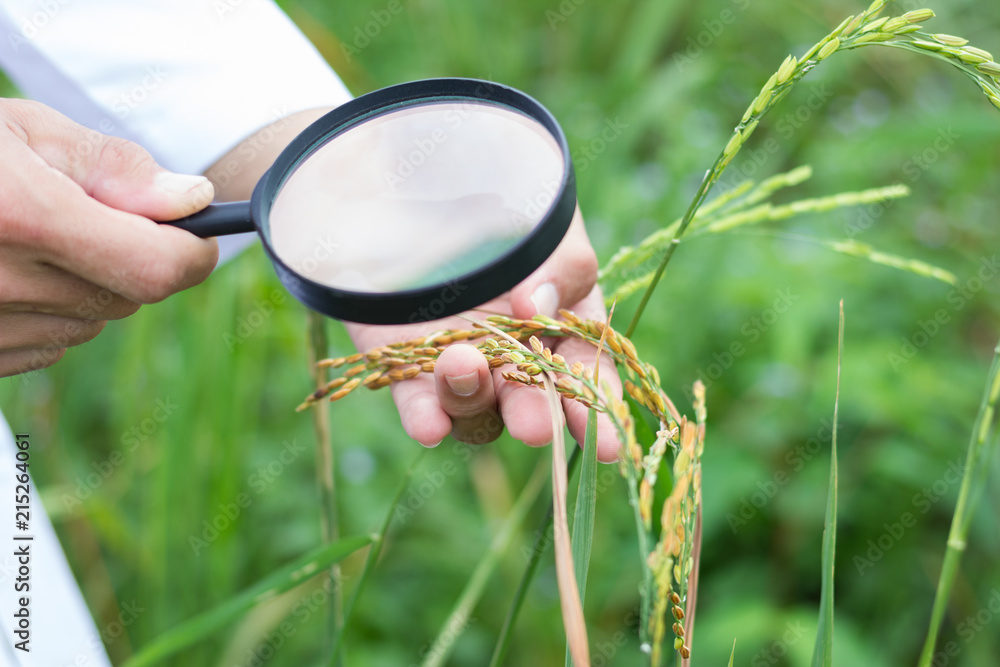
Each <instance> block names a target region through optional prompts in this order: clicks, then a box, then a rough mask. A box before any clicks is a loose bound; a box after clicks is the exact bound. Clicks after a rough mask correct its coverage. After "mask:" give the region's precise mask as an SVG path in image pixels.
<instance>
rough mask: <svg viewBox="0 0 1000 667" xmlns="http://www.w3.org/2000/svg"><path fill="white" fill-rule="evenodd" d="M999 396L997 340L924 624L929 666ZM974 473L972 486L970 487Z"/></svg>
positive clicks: (923, 666)
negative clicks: (928, 614)
mask: <svg viewBox="0 0 1000 667" xmlns="http://www.w3.org/2000/svg"><path fill="white" fill-rule="evenodd" d="M998 397H1000V342H998V343H997V346H996V347H995V348H994V350H993V363H992V365H991V366H990V371H989V375H988V376H987V379H986V389H985V390H984V391H983V398H982V401H981V402H980V404H979V413H978V414H977V415H976V422H975V425H974V426H973V428H972V436H971V437H970V438H969V449H968V453H967V454H966V457H965V472H964V474H963V475H962V486H961V487H960V488H959V492H958V503H957V504H956V505H955V513H954V514H953V515H952V518H951V529H950V530H949V532H948V546H947V549H946V551H945V554H944V562H943V563H942V565H941V574H940V576H939V577H938V585H937V591H936V592H935V594H934V606H933V607H932V608H931V620H930V625H929V627H928V628H927V638H926V639H925V640H924V647H923V650H922V651H921V653H920V661H919V663H918V664H919V665H920V667H930V665H931V664H932V661H933V659H934V649H935V646H936V645H937V636H938V633H939V632H940V630H941V622H942V621H943V620H944V612H945V607H946V605H947V604H948V598H949V597H951V587H952V585H953V584H954V583H955V577H956V576H957V575H958V565H959V561H960V560H961V559H962V552H964V551H965V544H966V538H967V537H968V535H969V523H970V522H971V520H972V513H973V510H974V509H975V505H976V501H977V500H978V498H979V493H980V492H981V491H982V485H983V482H984V480H985V478H986V473H987V472H988V469H989V463H990V456H989V454H990V452H988V451H987V449H988V447H987V443H990V442H991V441H994V440H995V439H994V438H993V437H992V431H993V417H994V415H995V413H996V405H997V399H998ZM973 477H975V478H976V479H975V486H976V488H975V489H973V481H974V480H973Z"/></svg>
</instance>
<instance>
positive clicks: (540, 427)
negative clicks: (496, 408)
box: [493, 368, 552, 447]
mask: <svg viewBox="0 0 1000 667" xmlns="http://www.w3.org/2000/svg"><path fill="white" fill-rule="evenodd" d="M503 370H504V369H503V368H500V369H497V370H495V371H493V372H494V373H495V375H494V381H495V382H496V387H497V388H496V393H497V402H498V403H499V405H500V414H501V415H502V416H503V420H504V423H506V424H507V431H508V432H510V435H511V437H513V438H515V439H517V440H520V441H521V442H523V443H524V444H526V445H528V446H529V447H541V446H543V445H547V444H548V443H550V442H552V416H551V412H550V411H549V402H548V399H547V398H546V396H545V392H544V391H543V390H542V389H540V388H538V387H529V386H527V385H523V384H521V383H520V382H510V381H508V380H505V379H503V376H502V372H503Z"/></svg>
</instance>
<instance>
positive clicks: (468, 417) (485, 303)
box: [168, 79, 617, 460]
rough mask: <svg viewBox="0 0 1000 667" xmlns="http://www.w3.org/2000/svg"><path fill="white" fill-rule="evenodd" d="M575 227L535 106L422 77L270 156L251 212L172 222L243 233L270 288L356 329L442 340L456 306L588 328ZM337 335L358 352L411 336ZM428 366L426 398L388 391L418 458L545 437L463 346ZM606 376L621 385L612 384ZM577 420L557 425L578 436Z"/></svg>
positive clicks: (588, 285)
mask: <svg viewBox="0 0 1000 667" xmlns="http://www.w3.org/2000/svg"><path fill="white" fill-rule="evenodd" d="M574 212H576V193H575V179H574V175H573V169H572V163H571V161H570V159H569V151H568V148H567V145H566V139H565V137H564V136H563V133H562V130H561V129H560V127H559V125H558V123H557V122H556V121H555V119H554V118H553V117H552V116H551V114H549V112H548V111H547V110H546V109H545V108H544V107H542V106H541V105H540V104H539V103H538V102H536V101H535V100H533V99H531V98H530V97H528V96H526V95H524V94H523V93H520V92H518V91H516V90H513V89H511V88H508V87H506V86H500V85H497V84H493V83H490V82H485V81H476V80H469V79H436V80H428V81H418V82H413V83H408V84H402V85H399V86H393V87H391V88H387V89H383V90H380V91H376V92H375V93H370V94H369V95H366V96H363V97H361V98H358V99H356V100H354V101H352V102H350V103H348V104H346V105H344V106H342V107H339V108H338V109H336V110H334V111H332V112H331V113H329V114H327V115H326V116H324V117H323V118H321V119H320V120H319V121H317V122H315V123H313V125H311V126H310V127H309V128H308V129H307V130H306V131H304V132H303V133H302V134H300V135H299V137H297V138H296V139H295V140H294V141H293V142H292V143H291V144H290V145H289V146H288V148H287V149H285V151H284V152H282V154H281V155H280V156H279V157H278V159H277V160H276V161H275V164H274V166H273V167H272V168H271V169H270V171H269V172H268V173H267V174H266V175H265V176H264V178H262V179H261V181H260V182H259V183H258V185H257V187H256V188H255V189H254V194H253V197H252V199H251V201H250V202H242V203H235V204H227V205H221V206H213V207H210V208H209V209H208V210H207V211H205V212H202V213H199V214H196V215H194V216H191V217H190V218H188V219H186V220H181V221H175V222H171V223H168V224H172V225H177V226H180V227H182V228H185V229H188V230H189V231H192V232H194V233H196V234H198V235H202V236H210V235H218V234H226V233H233V232H237V231H247V230H253V229H256V231H257V232H258V233H259V234H260V236H261V240H262V242H263V244H264V247H265V249H266V250H267V252H268V253H269V255H270V256H271V259H272V261H273V262H274V265H275V269H276V270H277V273H278V275H279V277H280V278H281V280H282V282H283V283H284V284H285V286H286V287H287V288H288V289H289V291H291V292H292V294H294V295H295V296H296V297H297V298H298V299H299V300H301V301H302V302H304V303H305V304H306V305H308V306H310V307H311V308H313V309H315V310H318V311H320V312H322V313H325V314H327V315H330V316H332V317H337V318H339V319H343V320H347V321H353V322H362V323H370V324H396V325H398V324H404V323H416V322H425V321H431V320H435V322H434V325H433V327H432V329H433V330H440V329H444V328H464V327H467V326H468V323H467V322H464V321H462V320H457V319H455V320H451V321H448V320H445V321H440V318H442V317H445V316H448V315H452V314H454V313H458V312H462V311H464V310H468V309H470V308H479V309H481V312H480V316H482V314H483V311H485V312H486V313H489V312H503V313H508V314H513V315H515V316H517V317H530V316H532V315H534V314H535V313H537V312H544V313H545V314H547V315H550V316H552V315H555V314H556V312H555V311H556V310H557V309H558V308H560V307H570V308H573V309H575V310H581V309H582V310H583V311H584V312H581V313H580V314H582V315H584V316H589V317H601V314H602V312H603V308H602V304H601V299H600V295H599V294H597V293H594V294H590V292H591V289H592V288H593V285H594V280H595V278H596V262H595V260H594V257H593V251H592V250H591V248H590V245H589V242H588V241H587V240H586V233H585V232H584V230H583V225H582V222H581V221H580V220H579V216H577V217H576V220H575V222H574V224H573V225H572V226H571V225H570V222H571V220H573V219H574ZM567 229H569V230H570V233H569V235H568V236H567V237H566V239H565V240H563V236H564V234H566V232H567ZM561 241H562V244H563V245H562V248H563V249H562V251H561V252H556V253H555V254H554V255H552V257H551V258H550V257H549V255H550V254H552V253H553V251H554V250H555V249H556V247H557V246H558V245H559V244H560V242H561ZM543 262H544V264H543ZM539 267H541V268H539ZM536 269H537V271H536ZM533 272H535V273H534V274H533ZM529 275H531V278H529V279H528V280H525V278H528V277H529ZM522 281H524V282H522ZM519 283H520V285H519ZM509 290H512V291H509ZM582 299H586V300H585V301H580V300H582ZM578 301H580V303H578ZM349 328H350V330H351V331H352V334H353V337H354V339H355V342H356V343H357V344H358V346H359V349H365V348H367V347H371V346H375V345H381V344H386V343H391V342H395V341H397V340H402V339H407V338H413V337H415V336H416V335H418V334H419V331H420V329H419V328H416V329H414V328H412V327H409V328H406V327H404V328H398V327H390V328H376V329H369V328H365V327H359V326H350V327H349ZM428 333H430V331H428ZM563 344H564V345H566V346H567V347H566V349H565V350H561V352H562V353H563V356H565V357H567V359H570V358H572V359H573V360H577V358H579V360H580V361H583V362H584V363H588V364H592V363H593V360H592V358H590V357H591V355H593V350H592V349H581V350H574V349H573V347H574V346H575V345H578V344H579V343H578V342H571V341H564V342H563ZM583 347H584V348H589V346H586V345H585V344H583ZM440 362H441V363H440V364H439V369H438V371H437V372H436V374H435V375H436V385H435V383H433V382H431V381H430V380H429V378H424V379H421V380H419V381H418V380H413V381H410V382H407V383H403V384H402V385H400V386H399V387H397V388H396V389H395V397H396V402H397V405H398V406H399V408H400V414H401V417H402V419H403V425H404V427H405V428H406V430H407V432H408V433H409V434H410V435H411V436H412V437H414V438H415V439H417V440H418V441H420V442H422V443H423V444H427V445H430V444H434V443H436V442H438V441H440V440H441V438H443V437H444V436H445V435H447V434H448V432H449V431H450V432H452V433H453V434H454V435H455V436H456V437H457V438H459V439H461V440H465V441H468V442H487V441H490V440H493V439H494V438H496V437H497V435H499V433H500V432H502V430H503V422H504V421H506V422H508V428H509V429H510V431H511V434H512V435H513V436H514V437H517V438H518V439H521V440H523V441H525V442H527V443H529V444H543V443H545V442H548V441H549V440H550V439H551V437H552V434H551V424H550V422H549V418H548V416H547V415H548V411H547V408H546V405H545V399H544V396H542V395H541V394H540V392H538V391H536V390H533V389H530V388H523V387H519V386H513V385H508V383H506V381H504V380H503V379H502V377H500V373H499V372H496V373H493V374H491V373H490V372H489V371H488V369H487V367H486V362H485V359H483V358H482V355H480V354H479V353H478V352H475V351H474V350H471V348H469V349H462V348H459V347H456V348H455V349H454V350H449V352H448V353H447V354H445V355H443V356H442V359H441V360H440ZM604 377H605V378H606V379H610V380H612V381H614V382H616V381H617V375H616V374H615V373H614V372H613V371H609V372H606V373H605V375H604ZM522 389H524V390H526V391H522ZM497 408H499V411H498V410H497ZM579 408H580V406H578V405H576V404H571V405H567V407H566V410H567V417H568V422H569V425H570V428H571V431H572V433H573V435H574V436H575V437H577V438H578V439H582V437H583V429H584V425H585V413H584V411H582V410H580V409H579ZM577 413H579V414H577ZM501 416H502V417H503V419H501ZM604 430H605V431H606V435H607V436H609V437H605V438H602V440H604V441H605V446H604V447H603V448H602V450H601V458H602V459H605V460H612V459H613V458H614V456H615V453H616V447H615V443H616V441H615V438H614V436H613V433H611V429H610V424H605V425H604Z"/></svg>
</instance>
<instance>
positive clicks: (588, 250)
mask: <svg viewBox="0 0 1000 667" xmlns="http://www.w3.org/2000/svg"><path fill="white" fill-rule="evenodd" d="M596 281H597V255H596V254H595V253H594V249H593V247H591V245H590V239H589V238H587V231H586V229H584V226H583V217H582V216H581V215H580V209H579V208H577V210H576V213H575V214H574V216H573V221H572V222H571V223H570V227H569V230H568V231H567V232H566V236H565V238H563V240H562V242H561V243H560V244H559V246H558V247H557V248H556V250H555V252H553V253H552V256H551V257H549V258H548V259H547V260H546V261H545V263H544V264H542V265H541V266H540V267H538V269H536V270H535V272H534V273H532V274H531V275H530V276H528V277H527V278H526V279H524V281H522V282H521V284H519V285H518V286H517V287H515V288H514V289H513V290H511V293H510V303H511V309H512V311H513V314H514V317H519V318H528V317H531V316H533V315H536V314H541V315H547V316H549V317H555V316H556V314H557V312H558V310H559V309H560V308H564V307H566V306H567V305H570V304H575V303H577V302H578V301H580V300H581V299H583V298H584V297H586V296H587V294H588V293H589V292H590V290H591V288H593V286H594V283H595V282H596Z"/></svg>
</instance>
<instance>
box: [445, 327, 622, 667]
mask: <svg viewBox="0 0 1000 667" xmlns="http://www.w3.org/2000/svg"><path fill="white" fill-rule="evenodd" d="M459 317H461V318H463V319H465V320H468V321H469V322H472V323H473V324H477V325H479V326H480V327H482V328H484V329H486V330H488V331H490V332H492V333H494V334H496V335H498V336H500V337H501V338H503V339H504V340H506V341H508V342H510V343H512V344H514V345H515V346H516V347H520V348H523V349H525V350H528V348H527V347H525V345H524V344H523V343H521V342H520V341H519V340H517V339H516V338H514V337H512V336H510V335H509V334H507V333H504V332H503V331H501V330H500V329H498V328H496V327H495V326H493V325H492V324H489V323H487V322H481V321H479V320H476V319H475V318H472V317H469V316H467V315H460V316H459ZM602 338H603V336H602ZM544 376H545V383H544V388H545V398H546V400H547V401H548V404H549V417H550V418H551V419H552V445H551V449H552V524H553V531H552V532H553V535H554V537H555V557H556V579H557V581H558V583H559V604H560V607H561V609H562V620H563V629H564V630H565V631H566V641H567V643H568V644H569V647H570V652H571V653H572V654H573V661H574V662H575V663H576V665H577V667H590V645H589V642H588V640H587V624H586V622H585V621H584V618H583V605H582V604H581V603H580V591H579V588H577V585H576V575H575V574H574V571H575V568H574V566H573V552H572V547H571V546H570V536H569V519H568V518H567V515H566V486H567V481H566V478H567V475H566V473H567V466H566V435H565V429H566V419H565V416H564V415H563V411H562V403H561V401H560V398H559V394H558V393H557V392H556V378H555V374H554V373H552V372H551V371H544Z"/></svg>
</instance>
